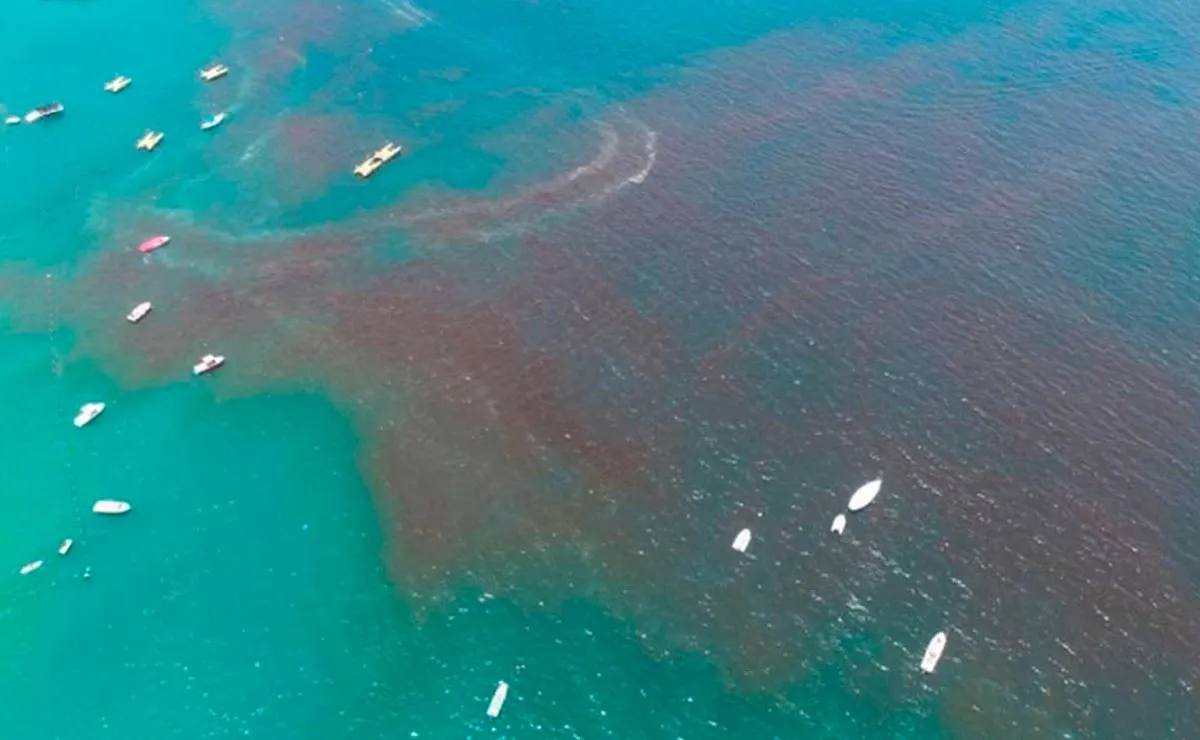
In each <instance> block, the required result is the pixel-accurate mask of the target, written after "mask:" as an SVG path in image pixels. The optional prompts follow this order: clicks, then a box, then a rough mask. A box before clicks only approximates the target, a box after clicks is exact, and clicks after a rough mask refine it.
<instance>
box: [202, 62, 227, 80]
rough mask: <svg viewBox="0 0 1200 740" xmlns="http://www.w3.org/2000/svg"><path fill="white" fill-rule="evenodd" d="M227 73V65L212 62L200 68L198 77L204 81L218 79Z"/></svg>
mask: <svg viewBox="0 0 1200 740" xmlns="http://www.w3.org/2000/svg"><path fill="white" fill-rule="evenodd" d="M227 74H229V67H226V66H225V65H224V64H212V65H209V66H207V67H205V68H204V69H202V70H200V78H201V79H202V80H204V81H205V82H212V81H213V80H219V79H221V78H222V77H224V76H225V75H227Z"/></svg>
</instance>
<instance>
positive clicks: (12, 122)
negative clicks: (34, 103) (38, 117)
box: [4, 116, 21, 126]
mask: <svg viewBox="0 0 1200 740" xmlns="http://www.w3.org/2000/svg"><path fill="white" fill-rule="evenodd" d="M20 122H21V117H20V116H6V117H5V118H4V124H5V125H6V126H16V125H17V124H18V123H20Z"/></svg>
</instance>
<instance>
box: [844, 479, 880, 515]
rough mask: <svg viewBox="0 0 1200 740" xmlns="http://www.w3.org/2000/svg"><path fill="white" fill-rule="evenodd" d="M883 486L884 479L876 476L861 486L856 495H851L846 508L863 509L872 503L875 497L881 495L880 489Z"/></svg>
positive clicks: (852, 509)
mask: <svg viewBox="0 0 1200 740" xmlns="http://www.w3.org/2000/svg"><path fill="white" fill-rule="evenodd" d="M882 487H883V479H882V478H876V479H875V480H873V481H871V482H870V483H866V484H864V485H862V486H861V487H859V489H858V490H857V491H855V492H854V495H853V496H851V497H850V503H849V504H848V505H847V507H846V508H848V509H850V511H862V510H863V509H865V508H867V507H868V506H870V505H871V502H872V501H874V500H875V497H876V496H878V495H879V489H880V488H882Z"/></svg>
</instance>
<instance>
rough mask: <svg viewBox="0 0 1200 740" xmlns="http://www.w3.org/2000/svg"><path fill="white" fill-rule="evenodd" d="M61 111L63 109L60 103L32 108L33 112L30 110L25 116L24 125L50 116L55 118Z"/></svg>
mask: <svg viewBox="0 0 1200 740" xmlns="http://www.w3.org/2000/svg"><path fill="white" fill-rule="evenodd" d="M63 110H64V108H63V104H62V103H57V102H55V103H47V104H45V105H39V106H38V107H36V108H34V109H33V110H31V111H29V112H28V113H26V114H25V123H34V122H35V121H40V120H42V119H43V118H49V117H50V116H56V115H58V114H59V113H62V112H63Z"/></svg>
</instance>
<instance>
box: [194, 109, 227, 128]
mask: <svg viewBox="0 0 1200 740" xmlns="http://www.w3.org/2000/svg"><path fill="white" fill-rule="evenodd" d="M226 118H229V114H228V113H216V114H213V115H211V116H209V117H208V118H205V119H204V120H203V121H201V122H200V130H201V131H207V130H209V129H210V128H216V127H217V126H220V125H221V124H222V123H224V122H225V119H226Z"/></svg>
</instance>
